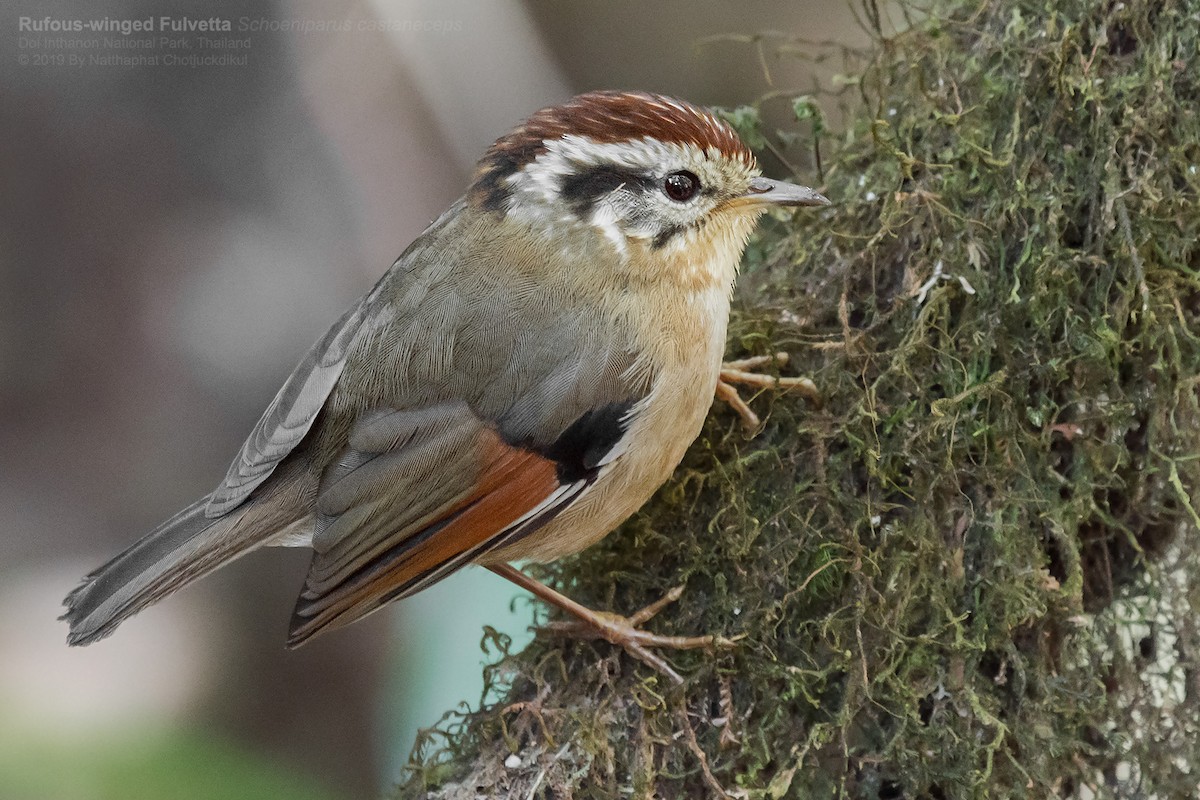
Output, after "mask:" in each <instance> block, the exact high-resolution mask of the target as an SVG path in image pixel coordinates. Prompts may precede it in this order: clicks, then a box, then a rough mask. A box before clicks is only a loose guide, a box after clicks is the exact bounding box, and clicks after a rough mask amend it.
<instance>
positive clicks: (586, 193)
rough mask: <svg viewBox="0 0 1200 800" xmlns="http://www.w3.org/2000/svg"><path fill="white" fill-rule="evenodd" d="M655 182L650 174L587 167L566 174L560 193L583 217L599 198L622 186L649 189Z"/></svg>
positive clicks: (605, 167)
mask: <svg viewBox="0 0 1200 800" xmlns="http://www.w3.org/2000/svg"><path fill="white" fill-rule="evenodd" d="M653 184H654V181H653V179H652V178H651V177H650V176H648V175H641V174H638V173H636V172H630V171H629V170H623V169H619V168H617V167H611V166H601V167H592V168H590V169H586V170H584V171H583V172H580V173H579V174H577V175H568V176H566V177H565V178H563V181H562V185H561V186H560V187H559V194H560V196H561V197H562V199H563V202H564V203H566V204H567V205H568V206H570V207H571V210H572V211H574V212H575V215H576V216H577V217H580V218H583V217H586V216H587V215H588V214H589V213H590V212H591V210H592V208H593V207H594V206H595V205H596V201H597V200H599V199H600V198H601V197H604V196H606V195H608V194H611V193H612V192H614V191H616V190H617V189H619V188H620V187H621V186H631V187H637V188H639V189H647V188H649V187H650V186H653Z"/></svg>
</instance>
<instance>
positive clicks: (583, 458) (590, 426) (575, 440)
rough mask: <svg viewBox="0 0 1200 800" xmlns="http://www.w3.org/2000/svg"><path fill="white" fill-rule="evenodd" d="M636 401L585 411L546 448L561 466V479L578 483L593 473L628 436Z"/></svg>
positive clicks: (559, 471)
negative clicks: (626, 434) (627, 424)
mask: <svg viewBox="0 0 1200 800" xmlns="http://www.w3.org/2000/svg"><path fill="white" fill-rule="evenodd" d="M635 402H636V401H634V400H623V401H621V402H617V403H609V404H608V405H605V406H601V407H600V408H594V409H592V410H591V411H588V412H586V413H584V414H583V415H582V416H581V417H579V418H578V419H576V420H575V421H574V422H572V423H571V425H570V427H568V428H567V429H566V430H565V431H563V432H562V434H560V435H559V437H558V438H557V439H555V440H554V441H553V442H551V443H550V445H549V446H547V447H545V448H543V449H542V453H543V454H544V455H545V456H546V457H547V458H550V459H553V460H554V462H555V463H556V464H557V465H558V479H559V481H560V482H562V483H574V482H575V481H578V480H583V479H585V478H588V477H590V476H592V474H593V473H594V472H595V471H596V468H597V467H598V466H599V464H600V461H602V460H603V459H604V457H605V456H606V455H608V453H609V452H610V451H611V450H612V449H613V448H614V447H616V445H617V442H619V441H620V440H621V437H622V436H624V435H625V426H626V423H627V422H628V419H627V416H628V414H629V410H630V409H631V408H633V405H634V403H635Z"/></svg>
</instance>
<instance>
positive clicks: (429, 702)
mask: <svg viewBox="0 0 1200 800" xmlns="http://www.w3.org/2000/svg"><path fill="white" fill-rule="evenodd" d="M514 599H515V601H516V602H514ZM533 614H534V606H533V598H532V596H531V595H529V594H527V593H525V592H523V591H522V590H521V589H519V588H517V587H516V586H514V585H513V584H511V583H509V582H508V581H506V580H504V579H503V578H501V577H499V576H497V575H493V574H492V573H491V572H488V571H487V570H485V569H482V568H480V567H468V568H467V569H464V570H461V571H460V572H456V573H455V574H453V575H451V576H450V577H449V578H446V579H445V580H444V581H442V582H441V583H438V584H436V585H434V586H432V587H430V588H429V589H426V590H425V591H423V592H421V593H420V594H417V595H414V596H413V597H409V598H407V599H405V600H403V601H401V603H400V623H399V626H398V627H399V633H398V634H397V642H396V644H395V648H396V652H397V653H398V657H397V663H396V666H395V669H394V670H393V672H392V676H393V677H392V679H391V680H390V685H389V687H388V697H389V698H390V701H389V702H390V705H391V708H392V713H391V714H390V715H389V716H390V719H386V720H385V721H384V725H385V728H386V730H385V731H384V732H383V736H382V737H381V739H382V740H383V741H384V742H386V743H389V744H388V745H387V746H388V748H389V749H388V752H386V753H385V754H384V757H383V758H382V759H381V762H382V763H384V764H385V765H387V766H388V776H387V780H386V782H385V785H386V787H387V788H390V787H391V786H392V785H393V784H394V783H395V782H396V780H397V779H398V778H399V776H400V772H401V770H402V769H403V767H404V765H405V763H407V762H408V756H409V753H410V752H411V751H412V747H413V742H414V741H415V739H416V736H417V732H418V731H419V730H421V729H422V728H429V727H432V726H433V725H434V724H435V723H437V721H438V720H439V719H441V718H442V715H443V714H445V713H446V712H447V711H450V710H453V709H460V708H461V707H462V705H463V704H466V705H468V706H470V707H471V708H477V707H478V706H479V701H480V696H481V693H482V692H483V666H484V664H485V663H487V662H488V660H490V659H489V657H488V655H487V654H485V653H484V651H483V650H482V649H481V647H480V643H481V642H482V640H483V636H484V630H483V629H484V626H485V625H486V626H490V627H492V628H495V629H496V630H497V631H499V632H500V633H503V634H507V635H508V636H510V637H511V638H512V649H513V650H514V651H516V650H520V649H521V648H523V647H524V646H525V645H526V644H528V643H529V642H530V641H531V640H532V639H533V634H532V633H530V631H529V626H530V625H532V624H533ZM495 655H496V654H495V653H494V652H493V653H492V654H491V659H494V658H495Z"/></svg>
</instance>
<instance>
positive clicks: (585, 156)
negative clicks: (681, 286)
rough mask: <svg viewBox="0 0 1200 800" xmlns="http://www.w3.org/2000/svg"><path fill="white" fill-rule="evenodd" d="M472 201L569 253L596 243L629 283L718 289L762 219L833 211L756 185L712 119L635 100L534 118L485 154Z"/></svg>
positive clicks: (613, 99)
mask: <svg viewBox="0 0 1200 800" xmlns="http://www.w3.org/2000/svg"><path fill="white" fill-rule="evenodd" d="M468 198H469V201H470V203H471V205H472V206H474V207H475V208H477V209H480V210H482V211H485V212H491V213H495V214H499V215H502V216H503V217H504V218H505V219H506V220H507V221H510V222H513V223H517V224H520V225H522V226H523V227H527V228H528V229H529V231H530V235H534V236H541V237H546V238H548V239H549V240H550V241H552V242H562V243H563V245H564V247H571V248H575V247H578V246H579V245H580V240H581V239H582V240H583V243H584V245H585V246H586V245H587V243H588V240H591V243H592V244H594V245H595V249H603V250H607V251H609V252H611V253H612V254H613V255H615V257H616V261H617V262H618V263H620V264H622V265H624V267H625V268H626V270H625V271H631V272H632V271H639V272H644V273H648V274H650V275H657V276H658V277H663V276H664V275H665V274H667V273H670V274H671V275H672V276H673V278H674V279H676V280H686V281H691V282H695V281H697V280H698V281H701V282H703V283H711V282H713V281H718V282H724V283H725V285H728V284H729V282H730V281H731V280H732V277H733V274H734V271H735V269H736V265H737V262H738V261H739V260H740V258H741V253H742V249H743V248H744V246H745V243H746V238H747V237H748V236H749V234H750V231H751V230H752V229H753V226H754V222H755V220H756V219H757V218H758V216H759V215H760V214H761V213H762V212H763V211H764V210H766V209H767V208H768V207H770V206H773V205H775V206H812V205H824V204H827V203H828V202H829V201H827V200H826V199H825V198H824V197H822V196H821V195H819V194H817V193H816V192H815V191H813V190H812V189H809V188H807V187H803V186H796V185H793V184H789V183H783V182H780V181H773V180H769V179H767V178H763V177H762V176H761V174H760V173H759V169H758V164H757V162H756V161H755V158H754V154H753V153H752V152H751V151H750V149H749V148H748V147H746V145H745V144H744V143H743V142H742V140H741V139H740V138H739V137H738V135H737V133H736V132H735V131H734V130H733V128H731V127H730V126H729V125H728V124H727V123H726V122H724V121H723V120H721V119H720V118H719V117H717V116H715V115H714V114H712V113H711V112H709V111H706V110H704V109H702V108H698V107H696V106H693V105H691V104H689V103H685V102H682V101H680V100H674V99H672V98H669V97H663V96H661V95H653V94H643V93H634V92H590V93H588V94H583V95H579V96H578V97H575V98H573V99H572V100H570V101H568V102H567V103H565V104H563V105H560V106H552V107H550V108H545V109H542V110H541V111H538V112H537V113H535V114H534V115H533V116H531V117H530V118H529V119H528V120H526V121H525V122H524V123H523V124H522V125H520V126H518V127H517V128H516V129H514V130H513V131H512V132H510V133H508V134H507V135H505V136H503V137H501V138H500V139H499V140H498V141H497V142H496V143H495V144H493V145H492V147H491V148H490V149H489V150H488V151H487V153H486V154H485V155H484V156H483V158H482V159H481V160H480V162H479V165H478V168H477V170H476V174H475V180H474V183H473V184H472V186H471V190H470V192H469V194H468ZM568 243H570V244H568ZM587 249H588V250H593V248H592V247H588V248H587Z"/></svg>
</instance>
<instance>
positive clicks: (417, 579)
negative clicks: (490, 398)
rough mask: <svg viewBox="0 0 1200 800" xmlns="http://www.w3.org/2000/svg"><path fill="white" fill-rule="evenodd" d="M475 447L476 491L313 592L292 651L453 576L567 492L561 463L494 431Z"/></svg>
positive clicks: (295, 624) (480, 436)
mask: <svg viewBox="0 0 1200 800" xmlns="http://www.w3.org/2000/svg"><path fill="white" fill-rule="evenodd" d="M473 446H474V450H475V452H476V453H477V455H478V462H477V463H478V467H479V469H478V471H477V473H476V474H475V475H474V476H473V479H472V483H473V485H472V486H471V487H470V488H469V490H468V491H467V492H466V493H465V494H463V495H461V496H459V497H458V498H457V499H456V500H455V501H454V502H453V503H452V504H449V505H447V506H445V507H443V508H442V509H439V510H438V512H437V513H436V514H433V515H431V516H429V517H427V518H426V519H424V520H423V521H422V522H423V524H422V525H421V527H420V529H418V530H404V531H397V532H396V535H395V536H394V537H393V540H392V541H390V542H386V543H384V544H385V545H386V546H379V547H376V548H375V549H374V551H373V552H372V553H371V554H369V557H367V558H365V559H363V560H362V561H361V564H359V565H357V567H356V569H354V571H353V572H351V573H350V574H348V575H346V576H345V578H344V579H343V580H341V581H340V582H337V583H335V584H333V585H332V586H329V587H327V588H323V589H322V591H320V592H319V593H314V592H312V591H311V587H310V590H309V591H306V592H305V593H304V594H303V595H302V596H301V598H300V601H299V603H298V604H297V606H296V611H295V614H294V615H293V618H292V626H291V631H290V636H289V638H288V645H289V646H293V647H294V646H297V645H299V644H302V643H303V642H304V641H305V640H307V639H309V638H310V637H312V636H314V635H315V634H317V633H319V632H321V631H323V630H326V629H328V628H333V627H341V626H342V625H346V624H349V623H351V622H354V621H355V620H357V619H359V618H361V617H363V616H365V615H366V614H369V613H370V612H372V611H374V610H376V609H378V608H379V607H381V606H382V605H384V604H385V603H387V602H389V601H391V600H394V599H396V598H398V597H402V596H404V595H405V594H407V593H410V592H412V591H416V590H417V589H419V588H422V587H423V586H424V585H427V582H431V581H428V580H427V579H428V578H430V577H431V576H433V577H435V579H436V577H441V574H446V573H448V572H449V571H452V570H453V569H455V568H457V567H458V566H459V565H461V564H462V563H465V562H466V561H467V560H469V559H470V558H471V557H472V556H473V555H475V554H476V553H477V552H479V551H481V550H483V549H485V548H486V547H487V546H488V544H489V543H490V542H491V541H492V540H494V539H496V538H497V537H498V536H500V535H501V534H502V533H504V532H505V531H507V530H508V529H510V528H511V527H512V526H513V525H514V523H517V522H518V521H520V520H522V518H523V517H525V516H526V515H528V514H530V513H531V512H533V511H534V510H535V509H537V508H538V506H539V505H542V504H543V503H544V502H545V501H546V500H547V499H548V498H551V497H552V496H553V495H554V494H555V493H556V492H558V491H559V490H560V489H561V488H562V484H561V483H560V481H559V478H558V474H557V472H558V465H557V463H556V462H555V461H553V460H552V459H550V458H546V457H544V456H542V455H540V454H538V453H537V452H535V451H533V450H527V449H524V448H520V447H515V446H512V445H510V444H507V443H506V442H504V441H503V440H502V439H501V438H500V436H499V435H498V434H497V433H496V432H495V431H493V430H491V429H490V428H480V429H478V430H477V431H476V432H475V434H474V443H473ZM380 513H382V512H380ZM319 559H320V555H319V554H318V556H316V557H315V558H314V568H315V567H316V566H317V565H316V562H317V561H318V560H319ZM439 573H440V574H439Z"/></svg>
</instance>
